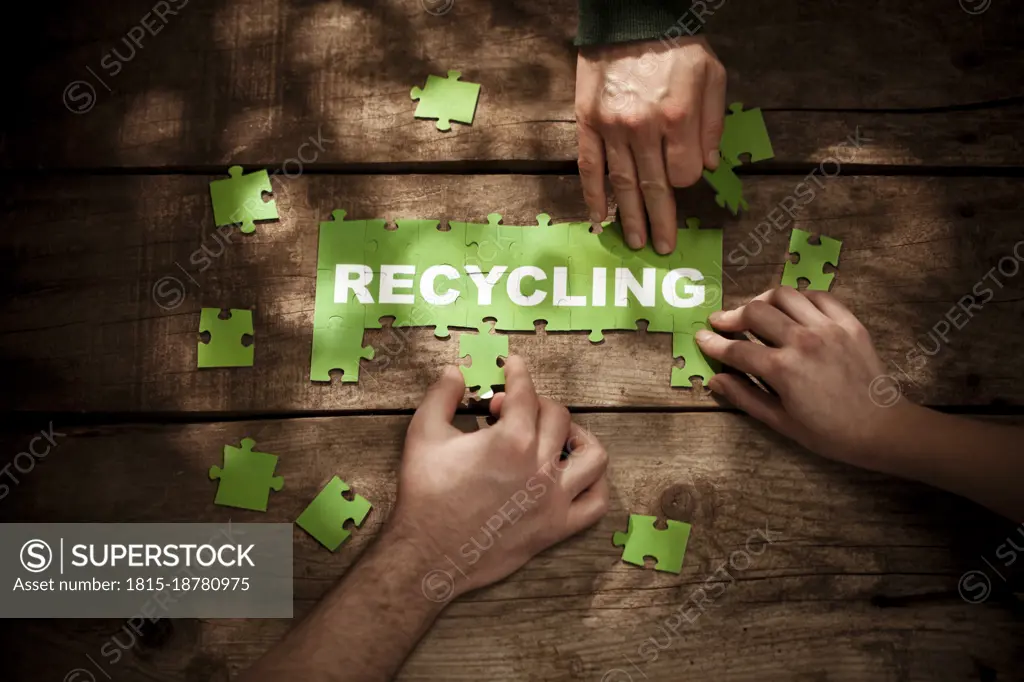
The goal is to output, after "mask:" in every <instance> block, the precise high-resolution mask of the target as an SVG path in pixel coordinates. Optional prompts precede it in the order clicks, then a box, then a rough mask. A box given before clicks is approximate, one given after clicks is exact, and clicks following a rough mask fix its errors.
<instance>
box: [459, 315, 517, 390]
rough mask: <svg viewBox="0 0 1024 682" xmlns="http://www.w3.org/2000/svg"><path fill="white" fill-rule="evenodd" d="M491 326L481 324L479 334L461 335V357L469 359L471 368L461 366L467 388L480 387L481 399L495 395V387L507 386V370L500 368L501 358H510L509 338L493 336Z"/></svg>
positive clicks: (498, 335) (499, 335)
mask: <svg viewBox="0 0 1024 682" xmlns="http://www.w3.org/2000/svg"><path fill="white" fill-rule="evenodd" d="M490 329H491V328H490V325H488V324H485V323H481V324H480V327H479V332H480V333H479V334H461V335H459V357H460V358H464V357H467V356H468V357H469V358H470V360H471V362H472V364H471V365H470V366H469V367H465V366H460V367H459V370H461V371H462V376H463V377H465V379H466V386H469V387H470V388H473V387H476V386H479V387H480V399H481V400H486V399H487V398H490V397H491V396H492V395H494V387H495V386H503V385H504V384H505V370H504V369H502V368H501V367H498V359H499V358H507V357H508V337H507V336H504V335H501V334H491V333H490Z"/></svg>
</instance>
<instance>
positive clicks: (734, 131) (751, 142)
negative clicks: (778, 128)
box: [719, 102, 775, 166]
mask: <svg viewBox="0 0 1024 682" xmlns="http://www.w3.org/2000/svg"><path fill="white" fill-rule="evenodd" d="M729 111H730V112H731V113H730V114H729V115H727V116H726V117H725V128H724V130H723V131H722V140H721V142H720V143H719V149H721V152H722V158H723V159H725V160H726V161H728V162H729V164H730V165H732V166H739V165H740V164H741V163H743V161H742V160H741V159H740V156H741V155H743V154H750V161H751V163H753V162H756V161H765V160H767V159H771V158H774V157H775V151H774V150H773V149H772V141H771V140H770V139H768V128H766V127H765V125H764V116H763V115H762V114H761V110H760V109H747V110H746V111H744V110H743V105H742V104H741V103H739V102H734V103H733V104H731V105H729Z"/></svg>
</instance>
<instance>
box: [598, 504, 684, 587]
mask: <svg viewBox="0 0 1024 682" xmlns="http://www.w3.org/2000/svg"><path fill="white" fill-rule="evenodd" d="M657 520H658V518H657V517H656V516H641V515H639V514H630V515H629V528H628V530H627V531H626V532H625V533H622V532H617V533H615V534H614V535H613V536H612V544H613V545H615V546H616V547H622V548H623V552H622V560H623V561H625V562H626V563H630V564H634V565H636V566H643V565H644V557H651V558H653V559H655V560H656V561H657V563H656V564H655V565H654V570H656V571H665V572H667V573H679V572H680V571H681V570H682V569H683V556H684V555H685V554H686V543H687V542H688V541H689V539H690V524H688V523H683V522H682V521H672V520H669V521H666V524H667V527H666V528H664V529H660V528H655V526H654V524H655V523H656V522H657Z"/></svg>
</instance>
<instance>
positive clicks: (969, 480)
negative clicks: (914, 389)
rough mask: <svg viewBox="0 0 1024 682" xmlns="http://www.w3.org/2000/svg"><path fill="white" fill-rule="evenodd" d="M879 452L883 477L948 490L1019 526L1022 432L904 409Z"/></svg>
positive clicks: (1023, 498) (1023, 505)
mask: <svg viewBox="0 0 1024 682" xmlns="http://www.w3.org/2000/svg"><path fill="white" fill-rule="evenodd" d="M900 409H902V410H904V415H903V416H902V417H901V420H900V422H899V427H898V428H894V429H891V430H890V434H889V435H888V436H886V437H885V438H886V441H887V442H886V443H884V444H883V445H882V450H884V451H881V450H880V451H879V452H877V453H876V455H877V456H879V457H880V458H881V461H884V462H886V464H885V465H884V468H886V469H888V471H887V473H891V474H894V475H897V476H903V477H905V478H912V479H915V480H918V481H921V482H923V483H927V484H929V485H932V486H935V487H937V488H942V489H943V490H948V491H950V492H952V493H956V494H957V495H961V496H963V497H966V498H968V499H971V500H974V501H975V502H977V503H979V504H981V505H984V506H986V507H988V508H989V509H991V510H993V511H995V512H998V513H999V514H1002V515H1004V516H1006V517H1008V518H1009V519H1010V520H1012V521H1014V522H1018V523H1019V522H1022V521H1024V495H1022V494H1021V492H1020V481H1022V480H1024V446H1022V444H1021V443H1022V440H1024V432H1022V431H1021V430H1020V429H1018V428H1014V427H1009V426H1001V425H998V424H991V423H987V422H982V421H976V420H972V419H963V418H960V417H956V416H953V415H948V414H942V413H939V412H935V411H933V410H928V409H926V408H923V407H919V406H917V405H904V406H903V407H901V408H900Z"/></svg>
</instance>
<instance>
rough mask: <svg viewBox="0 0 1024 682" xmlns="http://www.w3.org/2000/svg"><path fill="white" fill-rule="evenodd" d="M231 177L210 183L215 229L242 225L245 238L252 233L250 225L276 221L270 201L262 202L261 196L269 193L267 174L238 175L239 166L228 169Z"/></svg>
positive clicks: (272, 203)
mask: <svg viewBox="0 0 1024 682" xmlns="http://www.w3.org/2000/svg"><path fill="white" fill-rule="evenodd" d="M228 175H230V176H231V177H230V178H228V179H226V180H214V181H213V182H211V183H210V199H211V200H212V201H213V219H214V222H216V223H217V226H218V227H219V226H221V225H235V224H237V223H241V224H242V228H241V229H242V232H245V233H246V234H248V233H250V232H252V231H253V230H255V229H256V226H255V224H254V221H257V220H277V218H278V216H277V205H276V204H275V203H274V200H273V199H271V200H269V201H265V200H264V199H263V193H264V192H273V191H274V190H273V187H271V185H270V177H269V176H268V175H267V171H265V170H260V171H256V172H255V173H249V174H248V175H242V167H241V166H232V167H231V168H229V169H228Z"/></svg>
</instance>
